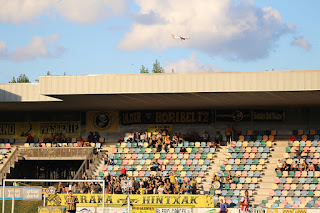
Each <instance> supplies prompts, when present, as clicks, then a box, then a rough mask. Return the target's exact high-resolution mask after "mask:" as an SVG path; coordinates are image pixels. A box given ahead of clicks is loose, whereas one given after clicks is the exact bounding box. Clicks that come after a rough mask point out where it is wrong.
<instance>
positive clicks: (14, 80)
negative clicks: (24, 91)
mask: <svg viewBox="0 0 320 213" xmlns="http://www.w3.org/2000/svg"><path fill="white" fill-rule="evenodd" d="M9 83H17V82H16V78H15V77H13V78H12V81H9Z"/></svg>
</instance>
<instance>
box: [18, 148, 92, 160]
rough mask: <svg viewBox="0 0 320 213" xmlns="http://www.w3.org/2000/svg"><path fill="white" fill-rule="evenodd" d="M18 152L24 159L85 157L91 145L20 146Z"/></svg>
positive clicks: (89, 151) (90, 150)
mask: <svg viewBox="0 0 320 213" xmlns="http://www.w3.org/2000/svg"><path fill="white" fill-rule="evenodd" d="M19 152H20V154H21V156H22V157H24V158H25V159H26V160H63V159H68V160H71V159H81V160H82V159H86V157H87V156H88V154H90V153H91V154H92V152H93V148H92V147H20V148H19Z"/></svg>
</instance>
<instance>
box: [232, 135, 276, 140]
mask: <svg viewBox="0 0 320 213" xmlns="http://www.w3.org/2000/svg"><path fill="white" fill-rule="evenodd" d="M256 140H258V141H274V135H263V136H262V135H240V136H239V138H238V141H256Z"/></svg>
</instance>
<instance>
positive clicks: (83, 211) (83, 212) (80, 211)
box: [76, 207, 97, 213]
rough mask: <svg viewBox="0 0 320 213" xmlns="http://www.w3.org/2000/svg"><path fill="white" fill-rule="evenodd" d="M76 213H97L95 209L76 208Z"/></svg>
mask: <svg viewBox="0 0 320 213" xmlns="http://www.w3.org/2000/svg"><path fill="white" fill-rule="evenodd" d="M76 213H97V209H96V207H77V211H76Z"/></svg>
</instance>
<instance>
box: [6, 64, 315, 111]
mask: <svg viewBox="0 0 320 213" xmlns="http://www.w3.org/2000/svg"><path fill="white" fill-rule="evenodd" d="M319 90H320V70H297V71H258V72H212V73H161V74H105V75H75V76H40V78H39V83H23V84H18V83H8V84H0V110H1V111H44V110H50V111H53V110H55V111H58V110H64V111H65V110H72V111H89V110H160V109H163V110H169V109H221V108H230V109H235V108H239V109H241V108H244V109H251V108H279V107H281V108H287V107H318V106H320V92H319Z"/></svg>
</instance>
